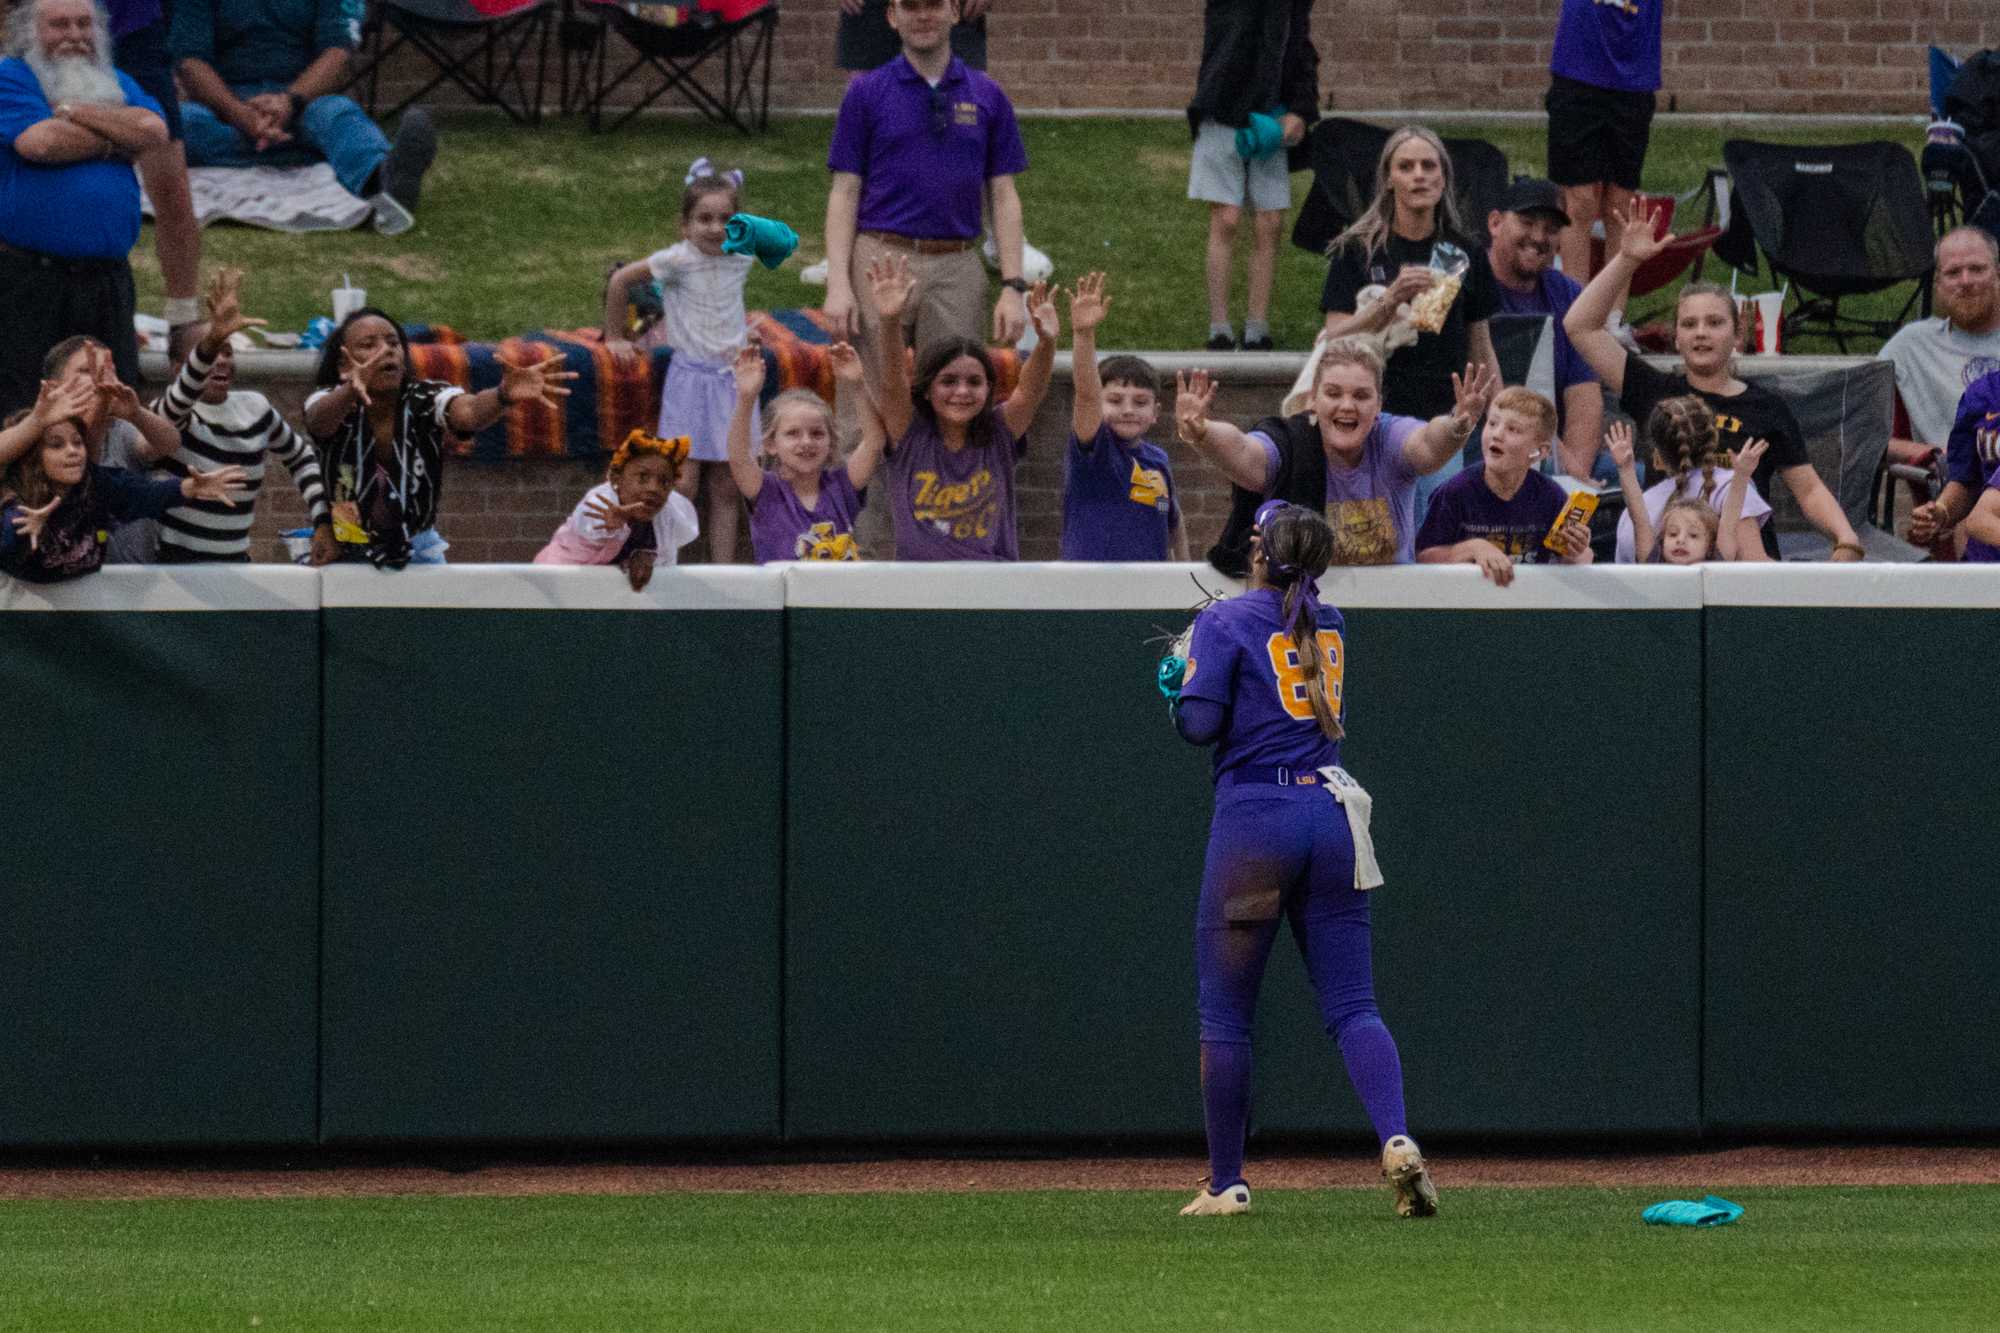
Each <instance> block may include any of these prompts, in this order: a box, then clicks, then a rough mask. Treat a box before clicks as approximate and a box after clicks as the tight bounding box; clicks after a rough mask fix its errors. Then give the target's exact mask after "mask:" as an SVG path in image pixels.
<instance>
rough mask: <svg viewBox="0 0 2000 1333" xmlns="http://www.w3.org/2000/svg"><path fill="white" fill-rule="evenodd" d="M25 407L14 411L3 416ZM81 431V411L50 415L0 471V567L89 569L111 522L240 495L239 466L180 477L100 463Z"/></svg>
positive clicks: (52, 573)
mask: <svg viewBox="0 0 2000 1333" xmlns="http://www.w3.org/2000/svg"><path fill="white" fill-rule="evenodd" d="M31 415H32V414H30V413H17V414H15V416H14V417H12V418H10V419H9V421H8V423H7V424H8V426H9V427H13V426H17V425H19V424H20V423H21V422H22V421H24V420H28V419H30V417H31ZM85 431H86V424H85V420H84V418H83V417H82V416H80V415H70V416H64V417H61V418H59V419H57V420H55V421H53V422H51V423H50V424H49V425H48V426H47V427H46V428H44V429H43V430H42V431H41V432H40V434H39V435H38V436H37V437H36V439H35V442H34V443H33V444H32V445H30V446H29V448H28V451H27V452H26V453H24V454H22V455H21V456H20V457H19V458H17V459H15V460H14V462H13V463H12V464H10V465H9V466H8V468H7V470H6V472H5V474H4V475H0V571H5V572H6V573H9V574H12V575H13V576H14V577H15V578H17V579H26V580H27V581H29V582H31V583H54V582H56V581H58V580H61V579H72V578H77V577H79V576H80V575H84V574H92V573H95V572H96V571H97V570H98V569H100V568H102V566H103V564H104V548H105V544H106V542H107V541H108V533H109V529H110V528H111V527H112V526H113V525H114V524H116V523H123V522H129V521H130V520H132V519H135V518H158V517H159V516H160V515H161V514H164V513H165V512H166V511H167V510H168V508H170V507H171V506H173V505H175V504H178V503H180V502H182V501H184V500H210V501H214V502H216V503H218V504H223V505H234V504H236V503H238V502H239V501H240V500H242V498H243V492H242V490H241V489H240V487H241V484H242V481H243V469H242V468H240V467H225V468H218V469H216V470H214V471H212V472H190V473H189V474H188V475H187V476H185V477H153V476H147V475H144V474H142V473H137V472H130V471H127V470H125V469H123V468H112V467H104V466H103V465H101V464H96V463H92V462H91V461H90V449H89V446H88V445H87V444H86V443H85Z"/></svg>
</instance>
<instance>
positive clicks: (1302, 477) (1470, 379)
mask: <svg viewBox="0 0 2000 1333" xmlns="http://www.w3.org/2000/svg"><path fill="white" fill-rule="evenodd" d="M1498 386H1499V377H1498V376H1497V375H1496V374H1494V372H1493V370H1492V368H1491V367H1490V366H1486V365H1478V366H1474V365H1471V364H1468V365H1467V366H1466V368H1465V375H1464V376H1463V377H1462V378H1461V377H1460V376H1458V375H1455V374H1454V375H1452V376H1451V390H1452V397H1453V402H1454V408H1453V411H1452V412H1451V413H1450V414H1449V415H1447V416H1437V417H1433V418H1431V420H1430V421H1428V422H1424V421H1419V420H1417V419H1416V418H1415V417H1401V416H1396V415H1394V414H1393V413H1388V412H1384V411H1383V410H1382V356H1381V353H1380V352H1379V351H1377V350H1376V347H1375V341H1374V339H1372V338H1334V339H1332V340H1330V341H1328V342H1327V343H1326V345H1325V347H1324V348H1323V349H1322V351H1321V352H1320V363H1319V377H1318V379H1317V380H1315V381H1314V386H1313V397H1312V401H1311V405H1310V406H1309V408H1308V409H1307V410H1306V411H1304V412H1300V413H1298V414H1296V415H1294V416H1289V417H1266V418H1265V419H1264V420H1262V421H1260V422H1258V423H1257V425H1256V427H1255V428H1254V429H1252V430H1249V431H1242V430H1238V429H1237V428H1236V427H1234V426H1232V425H1230V424H1229V423H1228V422H1226V421H1214V420H1211V419H1210V418H1209V415H1208V411H1209V408H1210V407H1211V406H1213V405H1214V402H1215V385H1214V383H1213V382H1212V381H1211V380H1210V379H1209V377H1208V375H1207V374H1206V372H1203V371H1196V372H1195V373H1194V374H1193V375H1192V376H1187V375H1183V376H1182V377H1181V378H1180V380H1179V381H1178V383H1177V384H1176V391H1175V396H1174V416H1175V418H1176V423H1177V426H1178V429H1179V432H1180V437H1181V439H1183V440H1185V441H1186V442H1187V443H1188V444H1190V445H1193V446H1194V448H1195V449H1197V450H1198V451H1200V452H1201V454H1202V455H1203V456H1205V457H1206V458H1207V459H1208V460H1209V461H1210V462H1211V463H1214V464H1215V465H1216V466H1217V467H1218V468H1220V469H1222V473H1223V475H1224V476H1226V477H1228V478H1229V480H1230V481H1231V482H1233V483H1235V489H1234V492H1233V497H1234V498H1233V503H1232V507H1231V510H1230V514H1229V521H1228V523H1226V524H1225V525H1224V527H1223V529H1222V538H1221V540H1220V541H1218V542H1217V543H1216V544H1215V546H1214V547H1213V548H1212V549H1211V550H1210V551H1209V553H1208V559H1209V563H1210V564H1212V565H1214V566H1215V567H1216V568H1217V569H1219V570H1221V571H1222V572H1223V573H1225V574H1228V575H1231V576H1232V577H1239V578H1240V577H1241V576H1242V575H1243V573H1244V572H1245V571H1246V570H1247V569H1248V568H1249V542H1250V530H1251V517H1252V515H1254V514H1255V513H1256V510H1257V506H1258V504H1259V502H1260V501H1263V500H1266V499H1271V498H1276V499H1280V500H1288V501H1290V502H1291V503H1293V504H1295V505H1303V506H1305V507H1306V508H1308V509H1312V510H1315V511H1323V512H1324V513H1325V514H1326V517H1327V520H1328V522H1330V523H1331V524H1332V525H1333V557H1332V563H1334V564H1336V565H1390V564H1395V565H1407V564H1409V563H1410V562H1411V561H1412V560H1413V559H1414V558H1415V552H1414V550H1413V545H1412V543H1413V541H1414V539H1415V537H1416V531H1417V525H1416V494H1417V478H1418V477H1421V476H1423V475H1425V474H1426V473H1430V472H1435V471H1437V470H1438V469H1439V468H1440V467H1443V466H1444V464H1445V463H1446V462H1447V461H1448V460H1449V459H1451V458H1453V457H1455V456H1456V455H1457V454H1458V451H1459V449H1460V448H1462V447H1463V446H1464V444H1465V441H1466V439H1467V437H1468V436H1470V435H1471V434H1472V428H1473V426H1474V425H1476V424H1477V423H1478V421H1479V418H1480V415H1481V414H1482V413H1483V412H1484V411H1485V409H1486V399H1487V398H1488V396H1489V395H1491V394H1492V392H1493V391H1494V389H1495V388H1497V387H1498Z"/></svg>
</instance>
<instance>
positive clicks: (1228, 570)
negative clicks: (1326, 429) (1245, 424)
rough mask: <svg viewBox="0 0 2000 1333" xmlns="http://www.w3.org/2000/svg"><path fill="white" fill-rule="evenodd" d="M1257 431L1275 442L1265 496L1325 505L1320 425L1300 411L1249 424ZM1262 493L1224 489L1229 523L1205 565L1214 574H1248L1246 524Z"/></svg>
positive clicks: (1318, 510) (1316, 507)
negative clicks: (1272, 474)
mask: <svg viewBox="0 0 2000 1333" xmlns="http://www.w3.org/2000/svg"><path fill="white" fill-rule="evenodd" d="M1250 429H1251V430H1253V431H1262V432H1263V433H1264V434H1266V435H1268V436H1270V437H1271V439H1272V441H1273V442H1274V443H1275V444H1276V445H1277V446H1278V475H1277V477H1276V479H1275V480H1274V481H1273V482H1272V485H1271V494H1270V496H1269V497H1268V498H1270V499H1274V500H1286V501H1289V502H1290V503H1292V504H1295V505H1303V506H1305V507H1306V508H1307V509H1310V510H1312V511H1313V512H1314V513H1316V514H1317V513H1321V512H1323V511H1324V510H1325V509H1326V446H1325V444H1324V443H1322V442H1321V440H1320V434H1319V425H1318V424H1317V423H1316V422H1314V420H1313V419H1312V417H1310V416H1309V415H1307V414H1306V413H1304V412H1301V413H1299V414H1298V415H1297V416H1291V417H1265V418H1264V419H1263V420H1262V421H1260V422H1258V423H1257V424H1256V425H1254V426H1252V427H1251V428H1250ZM1266 498H1267V497H1265V496H1262V495H1259V494H1257V493H1256V492H1255V491H1246V490H1244V489H1243V488H1242V487H1241V486H1231V487H1230V488H1229V521H1228V522H1226V523H1224V524H1223V525H1222V536H1221V537H1219V538H1217V539H1216V543H1215V545H1213V546H1211V547H1209V548H1208V563H1209V564H1211V565H1214V566H1215V568H1216V570H1217V571H1218V572H1219V573H1223V574H1227V575H1228V576H1229V577H1230V578H1233V579H1240V578H1242V577H1243V576H1244V575H1245V574H1248V573H1249V572H1250V525H1251V523H1252V522H1254V521H1255V520H1256V518H1257V506H1259V505H1261V504H1263V503H1264V501H1265V499H1266Z"/></svg>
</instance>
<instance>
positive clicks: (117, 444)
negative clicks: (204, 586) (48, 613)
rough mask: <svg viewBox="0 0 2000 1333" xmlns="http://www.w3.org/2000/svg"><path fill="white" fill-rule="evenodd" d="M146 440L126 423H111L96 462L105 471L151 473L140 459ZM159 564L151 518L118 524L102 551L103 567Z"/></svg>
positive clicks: (157, 539) (157, 527)
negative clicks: (121, 469) (102, 451)
mask: <svg viewBox="0 0 2000 1333" xmlns="http://www.w3.org/2000/svg"><path fill="white" fill-rule="evenodd" d="M144 443H145V437H143V436H142V435H140V434H139V428H138V427H137V426H135V425H133V424H132V423H131V422H129V421H113V422H112V423H111V428H110V429H109V430H108V431H106V432H105V433H104V457H103V458H102V459H100V460H99V461H100V462H102V463H103V464H104V466H106V467H122V468H125V469H126V470H128V471H131V472H137V473H141V474H145V473H148V472H150V471H152V469H151V467H150V466H149V465H148V464H146V463H145V462H143V461H142V460H141V459H140V457H139V449H140V447H141V446H142V445H143V444H144ZM159 562H160V522H159V520H158V519H153V518H138V519H133V520H132V521H131V522H130V523H120V524H119V525H118V526H117V527H115V528H113V529H112V530H111V541H110V542H109V544H107V545H106V546H105V548H104V563H105V564H107V565H156V564H158V563H159Z"/></svg>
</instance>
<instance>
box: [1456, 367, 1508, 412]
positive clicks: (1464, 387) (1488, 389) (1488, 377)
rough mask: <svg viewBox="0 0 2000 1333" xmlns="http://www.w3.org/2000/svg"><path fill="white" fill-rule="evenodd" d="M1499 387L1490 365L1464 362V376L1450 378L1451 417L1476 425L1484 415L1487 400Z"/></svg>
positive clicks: (1497, 379)
mask: <svg viewBox="0 0 2000 1333" xmlns="http://www.w3.org/2000/svg"><path fill="white" fill-rule="evenodd" d="M1499 387H1500V377H1499V376H1498V375H1496V374H1494V373H1493V367H1492V366H1491V365H1490V364H1488V363H1486V362H1480V363H1478V364H1476V365H1475V364H1474V363H1473V362H1470V361H1468V362H1466V363H1465V374H1464V375H1463V376H1459V375H1453V376H1452V377H1451V398H1452V416H1453V417H1454V418H1455V419H1457V420H1462V421H1469V422H1470V423H1471V424H1472V425H1474V426H1476V425H1478V424H1479V418H1480V417H1481V416H1483V415H1485V412H1486V401H1487V399H1489V398H1491V397H1492V396H1493V391H1494V390H1495V389H1497V388H1499Z"/></svg>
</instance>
